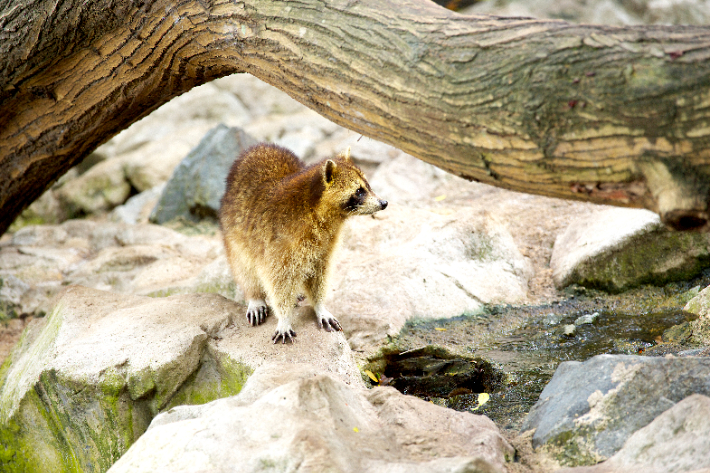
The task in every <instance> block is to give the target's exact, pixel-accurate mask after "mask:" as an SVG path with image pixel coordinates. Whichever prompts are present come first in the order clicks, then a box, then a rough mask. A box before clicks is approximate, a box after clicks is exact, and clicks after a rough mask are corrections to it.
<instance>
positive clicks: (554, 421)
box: [522, 355, 710, 466]
mask: <svg viewBox="0 0 710 473" xmlns="http://www.w3.org/2000/svg"><path fill="white" fill-rule="evenodd" d="M694 393H699V394H704V395H710V358H694V357H683V358H674V357H667V358H651V357H639V356H630V355H600V356H595V357H594V358H591V359H590V360H587V361H585V362H583V363H581V362H566V363H562V364H561V365H560V366H559V368H558V369H557V371H556V372H555V375H554V376H553V377H552V380H551V381H550V383H549V384H548V385H547V386H546V387H545V389H544V390H543V391H542V393H541V394H540V400H539V401H538V402H537V403H536V404H535V406H534V407H533V409H532V410H531V411H530V413H529V415H528V417H527V419H526V420H525V423H524V424H523V427H522V430H523V431H526V430H531V429H535V434H534V436H533V446H534V447H536V448H537V447H541V446H545V449H546V450H547V451H549V452H551V453H552V454H553V455H554V456H555V457H556V459H557V460H558V461H560V462H562V463H563V464H566V465H570V466H576V465H591V464H594V463H597V462H599V461H602V460H605V459H608V458H609V457H611V456H612V455H613V454H615V453H616V452H617V451H619V450H620V449H621V447H622V446H623V445H624V442H625V441H626V440H627V439H628V438H629V437H630V436H631V435H632V434H633V433H634V432H636V431H637V430H639V429H641V428H643V427H645V426H647V425H648V424H649V423H650V422H651V421H652V420H653V419H655V418H656V417H657V416H658V415H659V414H661V413H662V412H664V411H666V410H667V409H669V408H671V407H673V405H674V404H675V403H677V402H679V401H681V400H682V399H684V398H686V397H687V396H689V395H691V394H694Z"/></svg>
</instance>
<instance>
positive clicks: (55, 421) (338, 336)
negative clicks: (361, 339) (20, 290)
mask: <svg viewBox="0 0 710 473" xmlns="http://www.w3.org/2000/svg"><path fill="white" fill-rule="evenodd" d="M244 312H245V307H244V306H243V305H238V304H236V303H234V302H232V301H229V300H227V299H225V298H224V297H222V296H220V295H217V294H187V295H177V296H171V297H167V298H150V297H141V296H131V295H126V294H116V293H111V292H104V291H97V290H95V289H89V288H85V287H81V286H70V287H68V288H67V289H65V291H64V292H63V293H61V294H60V295H59V297H58V299H57V300H56V304H55V305H54V308H53V310H52V311H51V313H50V314H49V315H48V316H47V317H45V318H43V319H37V320H35V321H34V322H32V323H31V324H30V326H29V328H28V330H27V331H26V333H25V334H24V336H23V338H22V340H21V341H20V343H19V345H18V347H17V348H16V349H15V350H14V351H13V353H12V354H11V355H10V357H9V358H8V359H7V360H6V362H5V363H4V365H3V367H2V369H0V445H1V447H0V452H1V453H0V461H1V462H2V465H3V471H6V472H26V471H87V472H89V471H91V472H99V471H106V470H107V469H108V467H109V466H111V464H113V462H115V461H116V460H117V459H118V458H119V457H120V456H121V455H122V454H123V453H124V452H125V451H126V449H127V448H128V447H129V446H130V445H131V444H132V443H133V442H134V441H135V440H136V439H138V438H139V437H140V436H141V435H142V434H143V432H144V431H145V430H146V428H147V427H148V425H149V423H150V422H151V420H152V419H153V417H155V416H156V415H157V414H158V413H160V412H162V411H166V410H169V409H171V408H172V407H174V406H177V405H182V404H201V403H205V402H209V401H212V400H214V399H217V398H221V397H225V396H230V395H234V394H237V393H238V392H239V391H240V390H241V388H242V385H243V384H244V381H245V380H246V378H247V377H248V376H249V374H250V373H251V372H252V371H253V370H254V369H255V368H257V367H259V366H261V365H263V364H265V363H272V362H287V363H288V362H291V363H309V364H310V365H311V366H313V367H315V368H316V369H319V370H321V371H323V372H327V373H332V376H333V377H334V378H337V379H340V380H342V382H343V383H348V384H350V385H356V386H362V385H363V383H362V378H361V376H360V374H359V372H358V370H357V368H356V366H355V364H354V361H353V359H352V354H351V352H350V349H349V347H348V345H347V342H346V341H345V339H344V337H343V335H342V333H339V332H333V333H328V332H325V331H323V330H320V329H318V328H317V327H316V323H315V315H314V314H313V313H311V314H310V315H311V316H312V317H313V318H312V320H310V321H309V320H308V317H304V318H300V319H299V323H298V324H297V326H296V329H297V331H298V340H299V342H298V343H296V344H293V345H287V346H282V345H274V344H272V343H271V340H270V335H271V333H272V332H273V331H274V328H275V326H274V325H275V322H273V321H270V323H268V324H266V325H264V326H260V327H256V328H252V327H250V326H249V325H248V324H247V323H246V321H244V320H243V318H242V315H243V314H244ZM306 315H309V314H306ZM235 316H238V318H237V321H236V322H235V321H234V320H235Z"/></svg>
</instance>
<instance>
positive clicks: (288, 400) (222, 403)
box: [109, 364, 514, 473]
mask: <svg viewBox="0 0 710 473" xmlns="http://www.w3.org/2000/svg"><path fill="white" fill-rule="evenodd" d="M513 454H514V450H513V448H512V447H511V446H510V445H509V444H508V443H507V442H506V441H505V440H504V439H503V437H502V436H501V434H500V432H499V431H498V428H497V427H496V426H495V424H493V422H491V421H490V420H489V419H488V418H486V417H483V416H476V415H473V414H471V413H465V412H456V411H452V410H449V409H445V408H442V407H439V406H436V405H433V404H431V403H427V402H425V401H422V400H420V399H417V398H414V397H411V396H405V395H402V394H400V393H399V392H398V391H396V390H395V389H393V388H389V387H382V388H375V389H373V390H371V391H368V390H366V389H364V388H362V387H361V386H352V385H350V386H348V385H347V384H346V383H344V382H343V381H342V380H341V379H338V378H337V377H335V376H333V375H332V374H328V373H323V372H322V371H320V370H317V369H314V368H313V367H311V366H308V365H294V364H288V365H284V364H274V365H269V366H266V367H263V368H259V369H257V370H256V371H255V372H254V374H253V375H252V376H251V377H250V378H249V380H248V381H247V383H246V385H245V386H244V389H243V390H242V391H241V393H240V394H239V395H238V396H235V397H231V398H227V399H222V400H218V401H214V402H212V403H209V404H205V405H202V406H198V407H178V408H174V409H172V410H171V411H169V412H166V413H164V414H161V415H159V416H158V417H156V418H155V419H154V420H153V422H152V424H151V426H150V428H149V429H148V431H147V432H146V433H145V434H144V435H143V436H142V437H141V438H140V439H139V440H138V442H137V443H136V444H135V445H134V446H133V447H131V449H130V450H129V451H128V452H127V453H126V454H125V455H124V456H123V457H122V458H121V459H120V460H119V461H118V462H117V463H116V464H115V465H114V466H113V467H112V468H111V469H110V470H109V471H110V472H111V473H123V472H130V473H140V472H170V473H179V472H180V473H187V472H203V471H210V472H214V473H220V472H225V473H227V472H233V471H237V470H238V471H243V472H257V471H271V470H273V471H314V472H315V471H331V472H342V473H345V472H352V473H361V472H362V473H365V472H373V473H375V472H377V473H381V472H401V473H405V472H407V473H409V472H422V473H424V472H427V473H438V472H442V473H443V472H451V473H454V472H456V473H464V472H467V473H493V472H503V471H505V463H506V461H509V460H511V459H512V456H513ZM237 465H238V466H237Z"/></svg>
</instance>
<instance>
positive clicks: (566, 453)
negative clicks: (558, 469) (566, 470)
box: [546, 426, 601, 467]
mask: <svg viewBox="0 0 710 473" xmlns="http://www.w3.org/2000/svg"><path fill="white" fill-rule="evenodd" d="M593 430H594V429H593V428H592V427H590V426H582V427H579V428H577V429H575V430H574V431H565V432H561V433H560V434H558V435H556V436H555V437H552V438H551V439H550V440H549V441H548V442H547V445H546V450H547V451H548V452H549V453H550V454H552V456H553V457H554V458H555V460H557V461H558V462H559V463H560V464H561V465H565V466H572V467H574V466H587V465H595V464H596V463H598V462H599V461H600V460H601V458H599V457H598V456H597V455H596V454H595V453H594V452H593V451H592V450H591V449H590V447H589V446H588V444H587V438H589V437H590V434H591V432H592V431H593Z"/></svg>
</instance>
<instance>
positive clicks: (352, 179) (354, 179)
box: [321, 148, 387, 216]
mask: <svg viewBox="0 0 710 473" xmlns="http://www.w3.org/2000/svg"><path fill="white" fill-rule="evenodd" d="M321 174H322V178H323V184H324V185H325V190H324V192H323V197H325V200H326V201H327V202H328V203H329V204H330V205H333V206H335V207H337V208H339V209H340V210H341V211H342V212H343V213H344V214H345V215H346V216H347V215H358V214H360V215H367V214H373V213H375V212H378V211H380V210H384V209H385V208H386V207H387V201H386V200H381V199H380V198H379V197H377V195H375V193H374V192H372V189H371V188H370V184H369V183H368V182H367V179H365V176H364V175H363V174H362V171H361V170H360V168H358V167H357V166H356V165H355V163H353V162H352V160H351V159H350V148H348V150H347V151H346V152H345V153H343V154H341V155H339V156H338V157H337V158H335V159H329V160H327V161H325V162H323V164H322V167H321Z"/></svg>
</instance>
